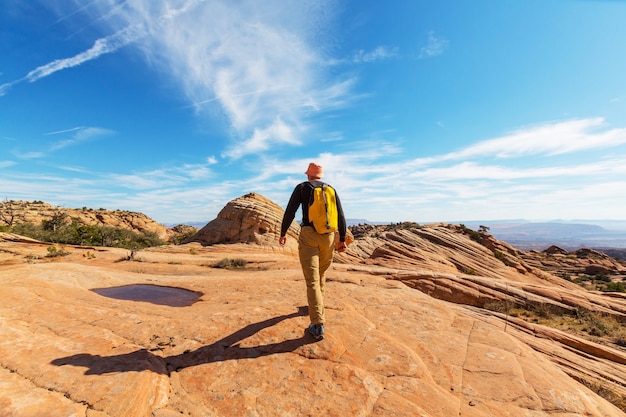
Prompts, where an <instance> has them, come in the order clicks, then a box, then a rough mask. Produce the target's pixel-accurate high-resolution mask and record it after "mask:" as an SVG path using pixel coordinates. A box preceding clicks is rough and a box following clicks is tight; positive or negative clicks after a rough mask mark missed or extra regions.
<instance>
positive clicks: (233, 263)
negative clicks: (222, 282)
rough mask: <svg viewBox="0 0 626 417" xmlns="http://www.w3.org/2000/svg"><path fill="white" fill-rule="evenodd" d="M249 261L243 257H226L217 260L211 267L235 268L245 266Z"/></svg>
mask: <svg viewBox="0 0 626 417" xmlns="http://www.w3.org/2000/svg"><path fill="white" fill-rule="evenodd" d="M247 263H248V261H246V260H245V259H241V258H235V259H230V258H224V259H222V260H220V261H217V262H215V263H214V264H213V265H211V267H213V268H226V269H235V268H245V266H246V264H247Z"/></svg>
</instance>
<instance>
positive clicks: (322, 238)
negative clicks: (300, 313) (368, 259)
mask: <svg viewBox="0 0 626 417" xmlns="http://www.w3.org/2000/svg"><path fill="white" fill-rule="evenodd" d="M305 174H306V176H307V178H308V181H305V182H302V183H300V184H298V185H297V186H296V187H295V188H294V190H293V193H292V194H291V198H290V199H289V203H288V204H287V209H286V210H285V214H284V216H283V221H282V225H281V228H280V239H279V240H278V242H279V243H280V244H281V245H282V246H284V245H285V243H286V242H287V236H286V234H287V230H288V229H289V226H290V225H291V222H292V221H293V219H294V217H295V216H296V211H297V210H298V207H300V205H302V224H301V228H300V236H299V237H298V254H299V256H300V265H301V266H302V273H303V274H304V279H305V281H306V288H307V291H306V294H307V301H308V303H309V319H310V320H311V324H310V325H309V328H308V331H309V333H311V335H313V337H314V338H315V339H317V340H321V339H323V338H324V321H325V317H324V284H325V283H326V270H328V268H329V267H330V265H331V264H332V262H333V252H334V242H335V233H334V232H333V233H319V232H317V231H316V230H315V227H314V226H313V224H312V222H311V221H310V220H309V210H308V208H309V205H310V204H311V202H312V201H313V198H312V197H313V196H312V193H313V189H314V188H315V187H321V186H322V185H324V184H323V183H322V181H321V178H322V175H323V168H322V166H321V165H318V164H316V163H314V162H311V163H310V164H309V167H308V169H307V170H306V172H305ZM335 200H336V203H337V216H338V219H336V220H337V225H338V232H339V245H338V247H337V250H338V251H339V252H343V251H345V250H346V219H345V217H344V214H343V209H342V207H341V202H340V201H339V196H338V195H337V194H336V193H335Z"/></svg>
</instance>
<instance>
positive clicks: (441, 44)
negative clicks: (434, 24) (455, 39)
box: [417, 31, 450, 59]
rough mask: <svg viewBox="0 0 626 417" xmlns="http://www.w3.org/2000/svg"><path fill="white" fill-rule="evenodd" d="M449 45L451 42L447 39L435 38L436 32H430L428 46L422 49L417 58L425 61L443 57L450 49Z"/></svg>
mask: <svg viewBox="0 0 626 417" xmlns="http://www.w3.org/2000/svg"><path fill="white" fill-rule="evenodd" d="M449 44H450V41H448V40H447V39H446V38H442V37H437V36H435V32H433V31H430V32H428V40H427V42H426V44H425V45H424V46H422V47H421V48H420V52H419V54H418V56H417V58H418V59H424V58H430V57H433V56H437V55H441V54H443V53H444V52H445V51H446V49H448V45H449Z"/></svg>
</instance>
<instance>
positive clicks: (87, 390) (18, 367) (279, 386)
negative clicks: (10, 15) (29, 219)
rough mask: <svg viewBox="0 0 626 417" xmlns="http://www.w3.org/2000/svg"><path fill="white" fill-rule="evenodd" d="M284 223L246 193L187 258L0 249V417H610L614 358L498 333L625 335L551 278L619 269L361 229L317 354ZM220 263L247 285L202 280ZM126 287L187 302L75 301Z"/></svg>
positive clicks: (414, 229) (593, 261)
mask: <svg viewBox="0 0 626 417" xmlns="http://www.w3.org/2000/svg"><path fill="white" fill-rule="evenodd" d="M282 214H283V211H282V209H281V208H280V206H278V205H277V204H276V203H274V202H272V201H271V200H269V199H267V198H265V197H263V196H261V195H259V194H256V193H251V194H248V195H245V196H242V197H240V198H238V199H235V200H233V201H231V202H230V203H228V204H227V206H226V207H224V209H223V210H222V211H221V212H220V214H219V215H218V217H217V218H216V219H215V220H213V221H211V222H209V223H208V224H207V225H206V226H205V227H204V228H203V229H201V230H200V231H199V232H198V233H197V234H196V235H195V236H193V237H192V238H190V239H189V240H188V242H190V243H187V244H184V245H177V246H162V247H158V248H151V249H146V250H141V251H139V252H136V253H132V254H131V255H129V254H128V251H126V250H122V249H112V248H99V247H91V248H86V247H70V246H66V247H64V248H63V251H62V252H63V254H64V255H65V256H55V257H50V254H49V253H47V246H48V245H47V244H42V243H41V242H33V241H32V240H29V239H25V238H22V237H19V236H16V235H10V234H0V294H2V303H0V410H2V411H1V412H0V416H2V417H4V416H16V417H17V416H20V417H22V416H26V417H29V416H40V415H46V416H53V417H54V416H59V417H63V416H86V417H113V416H115V417H120V416H138V417H139V416H142V417H143V416H149V417H171V416H175V415H189V416H260V417H264V416H277V415H278V416H293V417H299V416H312V415H316V416H317V415H324V416H342V417H343V416H376V417H378V416H381V417H382V416H422V417H450V416H470V417H474V416H476V417H487V416H489V417H499V416H502V417H504V416H529V417H530V416H533V417H539V416H561V417H574V416H611V417H619V416H625V415H626V414H625V413H624V409H626V403H625V401H624V398H625V397H626V389H625V388H624V387H625V386H626V381H625V380H624V375H626V349H624V347H623V346H620V345H618V344H616V343H609V342H607V340H606V339H603V338H600V337H597V338H596V340H590V339H588V338H583V337H580V336H579V335H576V334H572V333H569V332H565V331H562V330H558V329H556V328H554V327H548V326H546V325H541V324H538V323H534V322H529V321H526V320H525V319H524V317H523V316H520V315H518V314H512V309H514V308H518V307H519V308H535V309H537V311H539V310H544V311H549V312H550V313H553V314H559V315H562V317H577V316H578V315H581V314H587V313H586V312H593V313H598V314H601V315H602V317H609V318H612V319H615V320H617V321H621V322H622V323H624V322H625V321H626V320H625V317H626V297H624V296H623V295H620V294H618V293H598V292H594V291H588V290H586V289H585V288H583V287H581V286H579V285H577V284H575V283H573V282H571V281H569V280H566V279H564V278H562V277H560V276H557V274H558V273H560V272H561V271H562V269H559V268H564V267H566V268H569V269H568V270H571V271H576V273H584V271H585V270H587V271H589V267H594V266H597V267H602V268H605V269H606V270H610V271H611V272H612V273H613V275H614V276H619V274H621V273H622V271H623V269H624V265H623V264H622V263H620V262H618V261H615V260H614V259H612V258H610V257H606V255H604V256H603V254H602V253H600V252H595V251H583V252H580V253H576V254H569V253H567V252H563V251H560V250H557V249H555V248H552V249H551V250H549V251H547V252H546V253H540V252H536V251H531V252H523V251H519V250H517V249H516V248H514V247H512V246H510V245H508V244H506V243H505V242H500V241H498V240H496V239H494V238H493V237H492V236H491V235H489V234H488V233H486V232H484V231H481V232H474V231H471V230H469V229H466V228H465V227H463V226H462V225H449V224H433V225H426V226H417V225H409V227H404V226H403V227H387V226H381V227H374V226H363V227H361V228H356V229H354V230H355V237H356V240H355V241H354V242H353V243H352V244H351V245H350V246H349V249H348V251H347V252H345V253H341V254H339V253H337V254H336V255H335V263H334V265H333V267H332V269H331V270H330V271H329V274H328V282H327V285H326V301H327V306H326V308H327V312H326V314H327V320H328V321H327V326H326V332H327V337H326V338H325V339H324V340H323V341H319V342H316V341H315V340H313V339H312V338H311V337H310V336H308V335H307V334H306V333H305V331H304V329H305V328H306V326H307V325H308V317H307V314H306V307H304V305H305V304H306V291H305V284H304V282H303V279H302V273H301V271H300V267H299V262H298V259H297V254H296V251H295V248H296V247H297V233H298V227H299V226H298V225H297V224H296V223H295V222H294V223H293V224H292V226H291V228H290V230H289V233H288V236H289V239H288V246H287V247H286V248H282V247H280V246H278V244H277V241H278V235H279V228H280V222H281V220H282ZM229 258H243V259H244V260H246V261H247V263H246V266H245V267H244V268H238V269H223V268H216V267H211V266H216V265H219V264H220V263H221V262H218V261H220V260H224V259H229ZM597 271H600V269H597ZM130 284H142V285H156V286H158V289H159V294H162V292H163V291H165V290H166V289H167V288H170V289H171V288H179V289H186V290H189V291H192V292H197V293H201V296H200V298H199V300H198V301H197V302H195V303H193V304H192V305H188V306H186V307H176V306H174V305H173V304H168V303H166V302H164V301H165V299H164V298H162V297H161V296H160V297H161V298H159V300H154V303H151V302H147V301H132V300H120V299H113V298H107V297H104V296H102V295H99V294H98V293H96V292H94V291H93V290H95V289H98V290H102V289H107V288H112V287H122V288H125V289H129V287H124V286H126V285H130ZM146 288H147V287H141V291H143V292H142V296H143V297H146V296H148V295H149V294H150V293H149V292H147V293H146V291H147V290H146ZM146 294H148V295H146ZM494 306H501V307H505V308H504V309H494V308H493V307H494ZM510 313H511V314H510ZM598 394H602V395H603V396H604V397H605V398H602V397H600V396H599V395H598ZM607 398H608V399H610V400H611V401H612V402H613V403H614V404H611V403H610V402H609V401H607ZM615 404H618V405H619V406H620V407H621V409H620V408H618V407H616V405H615Z"/></svg>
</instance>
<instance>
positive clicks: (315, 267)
mask: <svg viewBox="0 0 626 417" xmlns="http://www.w3.org/2000/svg"><path fill="white" fill-rule="evenodd" d="M334 238H335V234H334V233H327V234H320V233H317V232H316V231H315V229H314V228H313V227H311V226H304V227H302V229H300V237H299V239H298V253H299V255H300V265H302V273H303V274H304V279H305V281H306V298H307V301H308V303H309V318H310V319H311V323H312V324H324V319H325V317H324V284H325V283H326V270H327V269H328V268H329V267H330V265H331V264H332V262H333V252H334V249H335V247H334Z"/></svg>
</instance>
